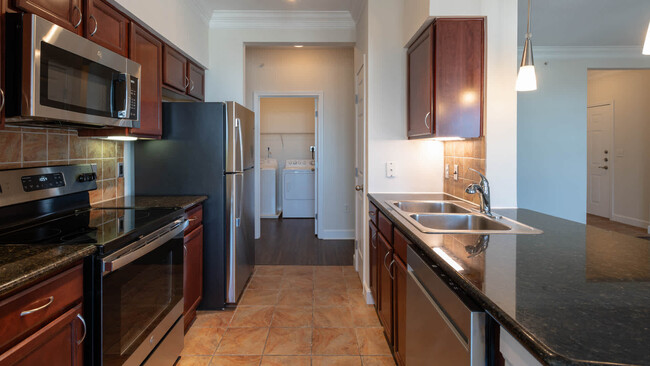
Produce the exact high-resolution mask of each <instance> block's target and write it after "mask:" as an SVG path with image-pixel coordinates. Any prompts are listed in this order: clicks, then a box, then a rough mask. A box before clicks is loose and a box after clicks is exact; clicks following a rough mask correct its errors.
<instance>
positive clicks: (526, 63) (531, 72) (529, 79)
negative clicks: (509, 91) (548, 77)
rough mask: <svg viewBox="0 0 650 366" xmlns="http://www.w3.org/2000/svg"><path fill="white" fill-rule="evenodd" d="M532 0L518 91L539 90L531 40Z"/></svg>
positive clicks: (518, 78)
mask: <svg viewBox="0 0 650 366" xmlns="http://www.w3.org/2000/svg"><path fill="white" fill-rule="evenodd" d="M530 1H531V0H528V23H527V25H526V41H525V42H524V52H523V54H522V55H521V65H520V66H519V75H517V86H516V88H517V91H531V90H537V76H535V63H534V61H533V44H532V42H531V41H530V37H531V34H530Z"/></svg>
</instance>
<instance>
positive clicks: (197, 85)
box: [187, 61, 205, 100]
mask: <svg viewBox="0 0 650 366" xmlns="http://www.w3.org/2000/svg"><path fill="white" fill-rule="evenodd" d="M187 76H188V77H189V78H190V86H189V87H188V89H187V94H189V95H190V96H192V97H194V98H196V99H200V100H204V99H205V70H203V69H202V68H201V67H199V66H196V65H194V64H193V63H191V62H189V61H188V62H187Z"/></svg>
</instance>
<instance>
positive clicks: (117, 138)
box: [104, 136, 138, 141]
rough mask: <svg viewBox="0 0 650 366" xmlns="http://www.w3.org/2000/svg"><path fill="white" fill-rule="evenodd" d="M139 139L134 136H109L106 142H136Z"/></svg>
mask: <svg viewBox="0 0 650 366" xmlns="http://www.w3.org/2000/svg"><path fill="white" fill-rule="evenodd" d="M137 139H138V138H137V137H133V136H107V137H105V138H104V140H111V141H136V140H137Z"/></svg>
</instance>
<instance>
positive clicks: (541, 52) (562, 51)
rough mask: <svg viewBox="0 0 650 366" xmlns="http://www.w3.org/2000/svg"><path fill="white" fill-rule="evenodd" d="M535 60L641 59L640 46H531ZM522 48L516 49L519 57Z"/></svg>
mask: <svg viewBox="0 0 650 366" xmlns="http://www.w3.org/2000/svg"><path fill="white" fill-rule="evenodd" d="M533 50H534V52H535V57H536V58H538V59H539V58H598V59H603V58H625V59H630V58H632V59H634V58H638V59H643V58H647V56H643V55H642V54H641V46H640V45H639V46H608V47H573V46H533ZM522 51H523V48H522V47H519V48H518V49H517V52H518V54H519V55H521V53H522Z"/></svg>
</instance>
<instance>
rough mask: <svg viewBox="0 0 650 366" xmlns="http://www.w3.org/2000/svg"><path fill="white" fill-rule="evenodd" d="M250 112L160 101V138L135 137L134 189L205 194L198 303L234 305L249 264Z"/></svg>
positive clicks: (252, 251) (251, 204)
mask: <svg viewBox="0 0 650 366" xmlns="http://www.w3.org/2000/svg"><path fill="white" fill-rule="evenodd" d="M254 123H255V114H254V113H253V112H252V111H250V110H249V109H247V108H245V107H243V106H241V105H239V104H237V103H234V102H226V103H163V126H162V127H163V136H162V139H161V140H158V141H137V142H136V143H135V148H134V155H135V194H136V195H173V196H179V195H206V196H208V200H207V201H205V202H204V204H203V228H204V233H203V299H202V301H201V305H200V306H199V308H200V309H205V310H208V309H219V308H223V307H224V306H225V304H227V303H236V302H237V301H238V300H239V297H240V296H241V293H242V291H243V290H244V286H245V285H246V282H247V281H248V279H249V278H250V276H251V274H252V273H253V269H254V266H255V242H254V235H255V227H254V182H253V181H254V169H253V164H254V134H253V129H254Z"/></svg>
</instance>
